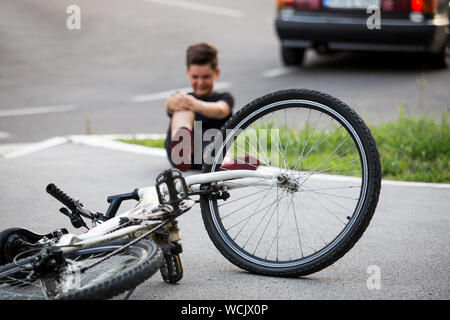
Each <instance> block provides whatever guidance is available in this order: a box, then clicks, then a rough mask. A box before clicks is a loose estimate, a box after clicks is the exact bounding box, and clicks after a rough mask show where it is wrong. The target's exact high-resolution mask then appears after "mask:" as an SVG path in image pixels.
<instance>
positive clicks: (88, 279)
mask: <svg viewBox="0 0 450 320" xmlns="http://www.w3.org/2000/svg"><path fill="white" fill-rule="evenodd" d="M124 244H126V242H115V243H114V244H109V245H103V246H99V247H94V248H89V249H82V250H78V251H74V252H71V253H69V254H67V255H65V256H64V259H65V262H66V264H67V265H66V267H64V268H62V269H61V270H60V271H58V272H50V273H47V274H42V275H40V276H39V277H32V278H29V275H30V274H31V273H32V270H31V268H29V267H28V266H29V264H28V263H27V262H28V261H30V258H32V257H28V258H24V259H21V260H18V261H17V262H16V263H10V264H7V265H4V266H1V267H0V299H2V300H36V299H38V300H39V299H64V300H66V299H69V300H85V299H109V298H112V297H114V296H116V295H118V294H120V293H122V292H125V291H126V290H130V289H133V288H135V287H136V286H137V285H139V284H140V283H142V282H143V281H145V280H146V279H148V278H149V277H151V276H152V275H153V274H154V273H155V272H156V271H157V270H158V269H159V268H160V266H161V263H162V257H163V256H162V252H161V250H160V248H159V247H158V246H156V245H155V244H154V243H153V242H150V241H146V240H141V241H139V242H138V243H136V244H134V245H132V246H130V247H127V248H126V249H124V250H122V251H120V252H118V253H117V254H114V255H112V256H111V257H110V258H108V259H106V260H104V261H103V258H104V257H105V256H107V255H108V254H110V253H112V252H114V251H116V250H117V249H120V248H121V247H122V246H123V245H124ZM2 275H3V276H2ZM27 276H28V277H27Z"/></svg>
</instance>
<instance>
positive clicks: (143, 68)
mask: <svg viewBox="0 0 450 320" xmlns="http://www.w3.org/2000/svg"><path fill="white" fill-rule="evenodd" d="M170 3H172V5H170ZM177 3H178V5H173V2H170V1H156V0H130V1H118V0H96V1H89V0H76V1H73V0H70V1H68V0H40V1H38V2H37V1H34V0H22V1H14V0H4V1H1V3H0V30H1V32H0V143H1V144H6V143H13V142H31V141H39V140H43V139H47V138H50V137H53V136H58V135H67V134H80V133H81V134H85V133H88V132H92V133H97V134H102V133H136V132H149V133H163V132H165V130H166V126H167V117H166V114H165V111H164V96H165V94H166V93H167V92H168V91H169V92H170V91H172V90H176V89H179V88H186V87H188V85H189V84H188V81H187V78H186V76H185V65H184V61H185V56H184V55H185V49H186V47H187V46H188V45H190V44H192V43H195V42H199V41H209V42H212V43H214V44H215V45H216V46H217V47H218V49H219V51H220V64H221V66H222V75H221V77H220V79H219V82H220V88H222V90H229V91H231V92H232V93H233V95H234V96H235V98H236V109H239V108H240V107H242V106H243V105H245V104H246V103H248V102H250V101H251V100H252V99H254V98H256V97H259V96H261V95H263V94H266V93H268V92H272V91H275V90H278V89H286V88H293V87H297V88H299V87H301V88H311V89H316V90H321V91H324V92H327V93H329V94H332V95H335V96H336V97H338V98H340V99H342V100H343V101H345V102H346V103H347V104H348V105H350V106H351V107H353V108H354V109H355V110H356V111H357V112H358V113H359V114H360V115H361V116H362V117H363V118H364V119H365V120H366V122H368V123H369V124H377V123H379V122H380V121H387V120H391V119H394V118H396V117H397V115H398V107H399V106H400V105H403V106H404V107H405V108H406V110H408V111H410V112H411V113H412V114H417V113H421V114H428V115H431V116H432V117H434V118H439V117H440V115H441V113H442V111H443V110H445V109H446V108H447V107H448V105H449V103H450V93H449V91H448V81H449V79H450V77H449V75H450V71H449V70H432V69H429V68H428V67H427V65H426V64H424V63H422V62H421V61H420V59H418V57H417V56H412V55H404V54H366V53H364V54H350V53H339V54H334V55H331V56H319V55H317V54H315V53H314V52H308V54H307V58H306V63H305V65H304V67H303V68H301V69H299V68H284V67H283V66H282V64H281V61H280V58H279V54H278V51H279V42H278V39H277V37H276V34H275V30H274V23H273V20H274V10H275V3H274V1H273V0H246V1H239V0H227V1H225V0H209V1H205V0H195V1H194V4H197V5H196V6H194V5H193V4H192V2H188V4H189V5H188V6H183V5H180V4H179V3H186V2H185V1H184V2H183V1H178V2H177ZM69 5H78V6H79V7H80V10H81V11H80V12H81V16H80V17H81V20H80V27H81V29H79V30H76V29H75V30H69V29H68V28H67V27H66V20H67V19H68V18H69V14H67V13H66V9H67V7H68V6H69Z"/></svg>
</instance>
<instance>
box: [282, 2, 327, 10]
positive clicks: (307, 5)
mask: <svg viewBox="0 0 450 320" xmlns="http://www.w3.org/2000/svg"><path fill="white" fill-rule="evenodd" d="M321 3H322V0H277V7H278V8H289V7H291V8H297V9H310V10H311V9H313V10H314V9H320V5H321Z"/></svg>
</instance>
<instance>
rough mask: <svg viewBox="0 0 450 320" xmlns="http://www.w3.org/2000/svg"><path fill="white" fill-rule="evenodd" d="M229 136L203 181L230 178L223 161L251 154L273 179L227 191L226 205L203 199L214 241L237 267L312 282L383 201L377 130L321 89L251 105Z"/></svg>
mask: <svg viewBox="0 0 450 320" xmlns="http://www.w3.org/2000/svg"><path fill="white" fill-rule="evenodd" d="M221 137H224V138H223V139H221ZM221 137H218V136H216V141H215V144H214V145H213V146H212V148H211V149H209V151H208V152H210V154H212V156H211V158H210V159H209V160H210V162H209V163H207V164H205V165H204V167H203V172H214V171H218V170H221V164H222V159H223V158H224V155H226V156H227V157H230V158H233V159H237V160H235V161H236V162H237V163H239V161H241V162H242V160H239V159H243V158H244V156H248V155H250V156H252V157H253V158H257V159H258V160H259V163H254V164H253V166H254V168H253V169H256V168H257V170H259V171H261V172H264V173H270V174H272V175H273V180H272V182H271V183H269V184H267V183H266V184H262V183H261V184H259V183H255V184H253V185H251V186H247V187H246V188H239V189H231V190H228V192H229V194H230V198H229V199H228V200H226V201H224V200H221V199H218V198H217V197H214V196H203V197H202V198H201V209H202V218H203V221H204V224H205V227H206V229H207V231H208V234H209V236H210V238H211V240H212V242H213V243H214V245H215V246H216V247H217V248H218V249H219V251H220V252H221V253H222V254H223V255H224V256H225V257H226V258H227V259H228V260H230V261H231V262H232V263H234V264H235V265H237V266H239V267H241V268H243V269H246V270H248V271H250V272H253V273H257V274H264V275H272V276H303V275H307V274H311V273H314V272H317V271H319V270H321V269H323V268H325V267H327V266H329V265H330V264H332V263H334V262H335V261H337V260H338V259H339V258H340V257H342V256H343V255H344V254H345V253H346V252H347V251H349V250H350V248H351V247H352V246H353V245H354V244H355V243H356V241H357V240H358V239H359V238H360V237H361V235H362V234H363V232H364V231H365V229H366V228H367V226H368V224H369V222H370V220H371V218H372V216H373V214H374V211H375V208H376V205H377V202H378V197H379V192H380V186H381V168H380V160H379V155H378V151H377V147H376V144H375V141H374V139H373V137H372V135H371V133H370V131H369V129H368V128H367V126H366V125H365V124H364V122H363V121H362V120H361V118H360V117H359V116H358V115H357V114H356V113H355V112H354V111H353V110H352V109H350V108H349V107H348V106H347V105H345V104H344V103H343V102H341V101H339V100H337V99H336V98H333V97H331V96H329V95H327V94H324V93H321V92H318V91H313V90H306V89H291V90H283V91H278V92H275V93H272V94H268V95H266V96H263V97H261V98H259V99H256V100H254V101H253V102H251V103H249V104H248V105H246V106H244V107H243V108H242V109H241V110H240V111H239V112H237V113H236V114H235V115H234V116H233V117H232V118H231V119H230V120H229V121H228V122H227V123H226V124H225V125H224V126H223V127H222V129H221ZM212 150H214V152H212ZM250 158H251V157H250ZM247 159H248V157H247ZM206 161H208V159H207V160H206Z"/></svg>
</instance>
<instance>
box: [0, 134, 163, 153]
mask: <svg viewBox="0 0 450 320" xmlns="http://www.w3.org/2000/svg"><path fill="white" fill-rule="evenodd" d="M165 136H166V135H165V134H145V133H142V134H133V135H131V134H120V135H69V136H65V137H53V138H50V139H46V140H43V141H40V142H36V143H17V144H6V145H0V158H4V159H13V158H17V157H21V156H24V155H28V154H31V153H35V152H39V151H42V150H45V149H49V148H53V147H56V146H59V145H62V144H66V143H73V144H81V145H87V146H91V147H98V148H106V149H111V150H117V151H123V152H129V153H136V154H141V155H148V156H157V157H167V154H166V151H165V150H164V149H161V148H150V147H145V146H140V145H135V144H129V143H125V142H120V141H115V139H131V138H136V139H145V138H150V139H161V138H165Z"/></svg>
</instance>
